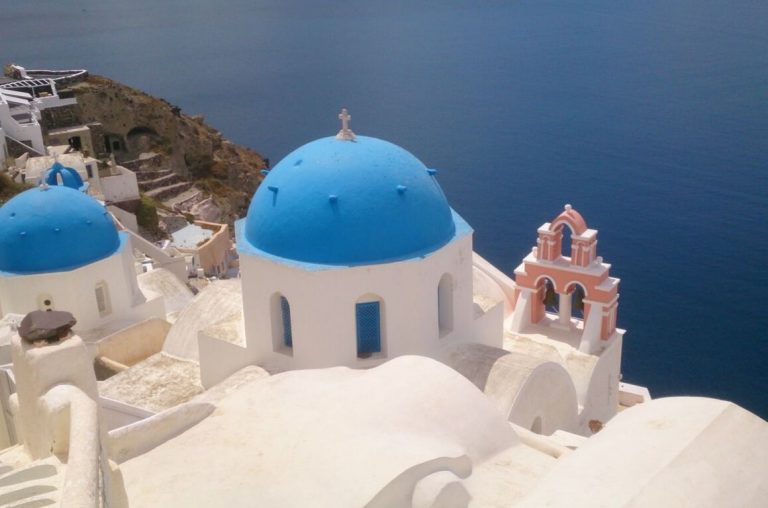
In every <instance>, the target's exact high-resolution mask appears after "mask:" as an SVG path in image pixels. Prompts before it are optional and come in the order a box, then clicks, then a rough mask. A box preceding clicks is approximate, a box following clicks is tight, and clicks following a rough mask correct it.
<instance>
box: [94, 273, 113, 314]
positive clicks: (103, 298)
mask: <svg viewBox="0 0 768 508" xmlns="http://www.w3.org/2000/svg"><path fill="white" fill-rule="evenodd" d="M94 293H95V295H96V308H97V309H98V310H99V317H104V316H107V315H109V314H110V313H111V312H112V302H111V301H110V299H109V288H108V287H107V283H106V282H104V281H103V280H100V281H99V282H97V283H96V287H95V288H94Z"/></svg>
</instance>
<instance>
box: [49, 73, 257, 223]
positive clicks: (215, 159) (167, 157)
mask: <svg viewBox="0 0 768 508" xmlns="http://www.w3.org/2000/svg"><path fill="white" fill-rule="evenodd" d="M69 88H70V89H71V91H72V92H73V93H74V96H75V97H76V98H77V105H75V106H71V107H68V108H56V109H52V110H46V118H44V123H45V125H46V127H47V128H48V129H54V128H61V127H69V126H72V125H89V126H91V131H92V133H94V136H93V137H94V139H93V145H94V151H96V152H97V153H96V154H95V155H96V156H101V157H104V156H108V155H109V153H112V154H114V155H115V157H116V158H117V160H118V162H124V161H129V160H135V159H137V158H138V157H139V155H140V154H142V153H147V152H155V153H158V154H161V156H162V166H164V167H165V168H166V169H170V170H172V171H173V172H175V173H176V174H178V175H179V176H180V177H181V178H183V179H185V180H186V179H188V180H190V181H192V182H194V185H195V187H197V188H199V189H201V190H202V191H204V192H206V193H209V194H211V196H212V198H213V199H212V200H213V201H214V203H215V205H216V207H217V208H218V209H219V210H220V211H221V217H220V219H221V220H224V221H227V222H231V221H232V220H233V219H234V218H236V217H238V216H243V215H244V214H245V211H246V209H247V207H248V204H249V200H250V197H251V196H252V195H253V192H254V191H255V190H256V188H257V186H258V185H259V182H260V181H261V179H262V176H261V174H260V169H262V168H264V165H265V164H264V160H263V159H262V157H261V156H260V155H259V154H258V153H256V152H255V151H253V150H251V149H248V148H245V147H243V146H240V145H236V144H234V143H231V142H229V141H227V140H226V139H224V138H223V137H222V135H221V133H220V132H218V131H217V130H216V129H214V128H212V127H210V126H208V125H206V123H205V121H204V120H203V118H202V117H200V116H188V115H186V114H184V113H183V112H182V111H181V110H180V108H178V107H176V106H174V105H173V104H170V103H169V102H167V101H165V100H163V99H159V98H157V97H153V96H151V95H148V94H146V93H144V92H142V91H140V90H137V89H135V88H131V87H129V86H126V85H123V84H121V83H118V82H116V81H113V80H111V79H108V78H105V77H102V76H96V75H90V76H88V77H87V78H86V79H85V80H84V81H81V82H79V83H76V84H73V85H71V86H70V87H69Z"/></svg>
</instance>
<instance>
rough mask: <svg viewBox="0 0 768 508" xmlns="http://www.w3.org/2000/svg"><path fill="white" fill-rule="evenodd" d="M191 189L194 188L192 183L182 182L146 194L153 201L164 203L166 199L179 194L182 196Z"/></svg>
mask: <svg viewBox="0 0 768 508" xmlns="http://www.w3.org/2000/svg"><path fill="white" fill-rule="evenodd" d="M191 187H192V182H180V183H174V184H171V185H166V186H164V187H158V188H155V189H152V190H150V191H147V192H145V193H144V194H145V195H147V196H149V197H151V198H153V199H156V200H159V201H164V200H166V199H170V198H172V197H174V196H176V195H177V194H181V193H182V192H184V191H186V190H188V189H189V188H191Z"/></svg>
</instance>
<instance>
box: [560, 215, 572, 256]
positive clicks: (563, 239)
mask: <svg viewBox="0 0 768 508" xmlns="http://www.w3.org/2000/svg"><path fill="white" fill-rule="evenodd" d="M557 229H558V230H559V231H560V255H561V256H563V257H567V258H570V257H571V256H572V255H573V252H572V243H573V240H572V239H571V235H573V230H572V229H571V226H570V225H569V224H568V223H567V222H562V223H561V224H560V225H559V226H558V228H557Z"/></svg>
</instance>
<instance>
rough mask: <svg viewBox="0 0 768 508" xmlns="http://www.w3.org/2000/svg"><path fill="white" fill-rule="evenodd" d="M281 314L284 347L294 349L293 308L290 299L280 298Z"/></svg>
mask: <svg viewBox="0 0 768 508" xmlns="http://www.w3.org/2000/svg"><path fill="white" fill-rule="evenodd" d="M280 313H281V314H282V317H283V345H284V346H285V347H293V333H292V332H291V306H290V304H289V303H288V299H287V298H286V297H284V296H281V297H280Z"/></svg>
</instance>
